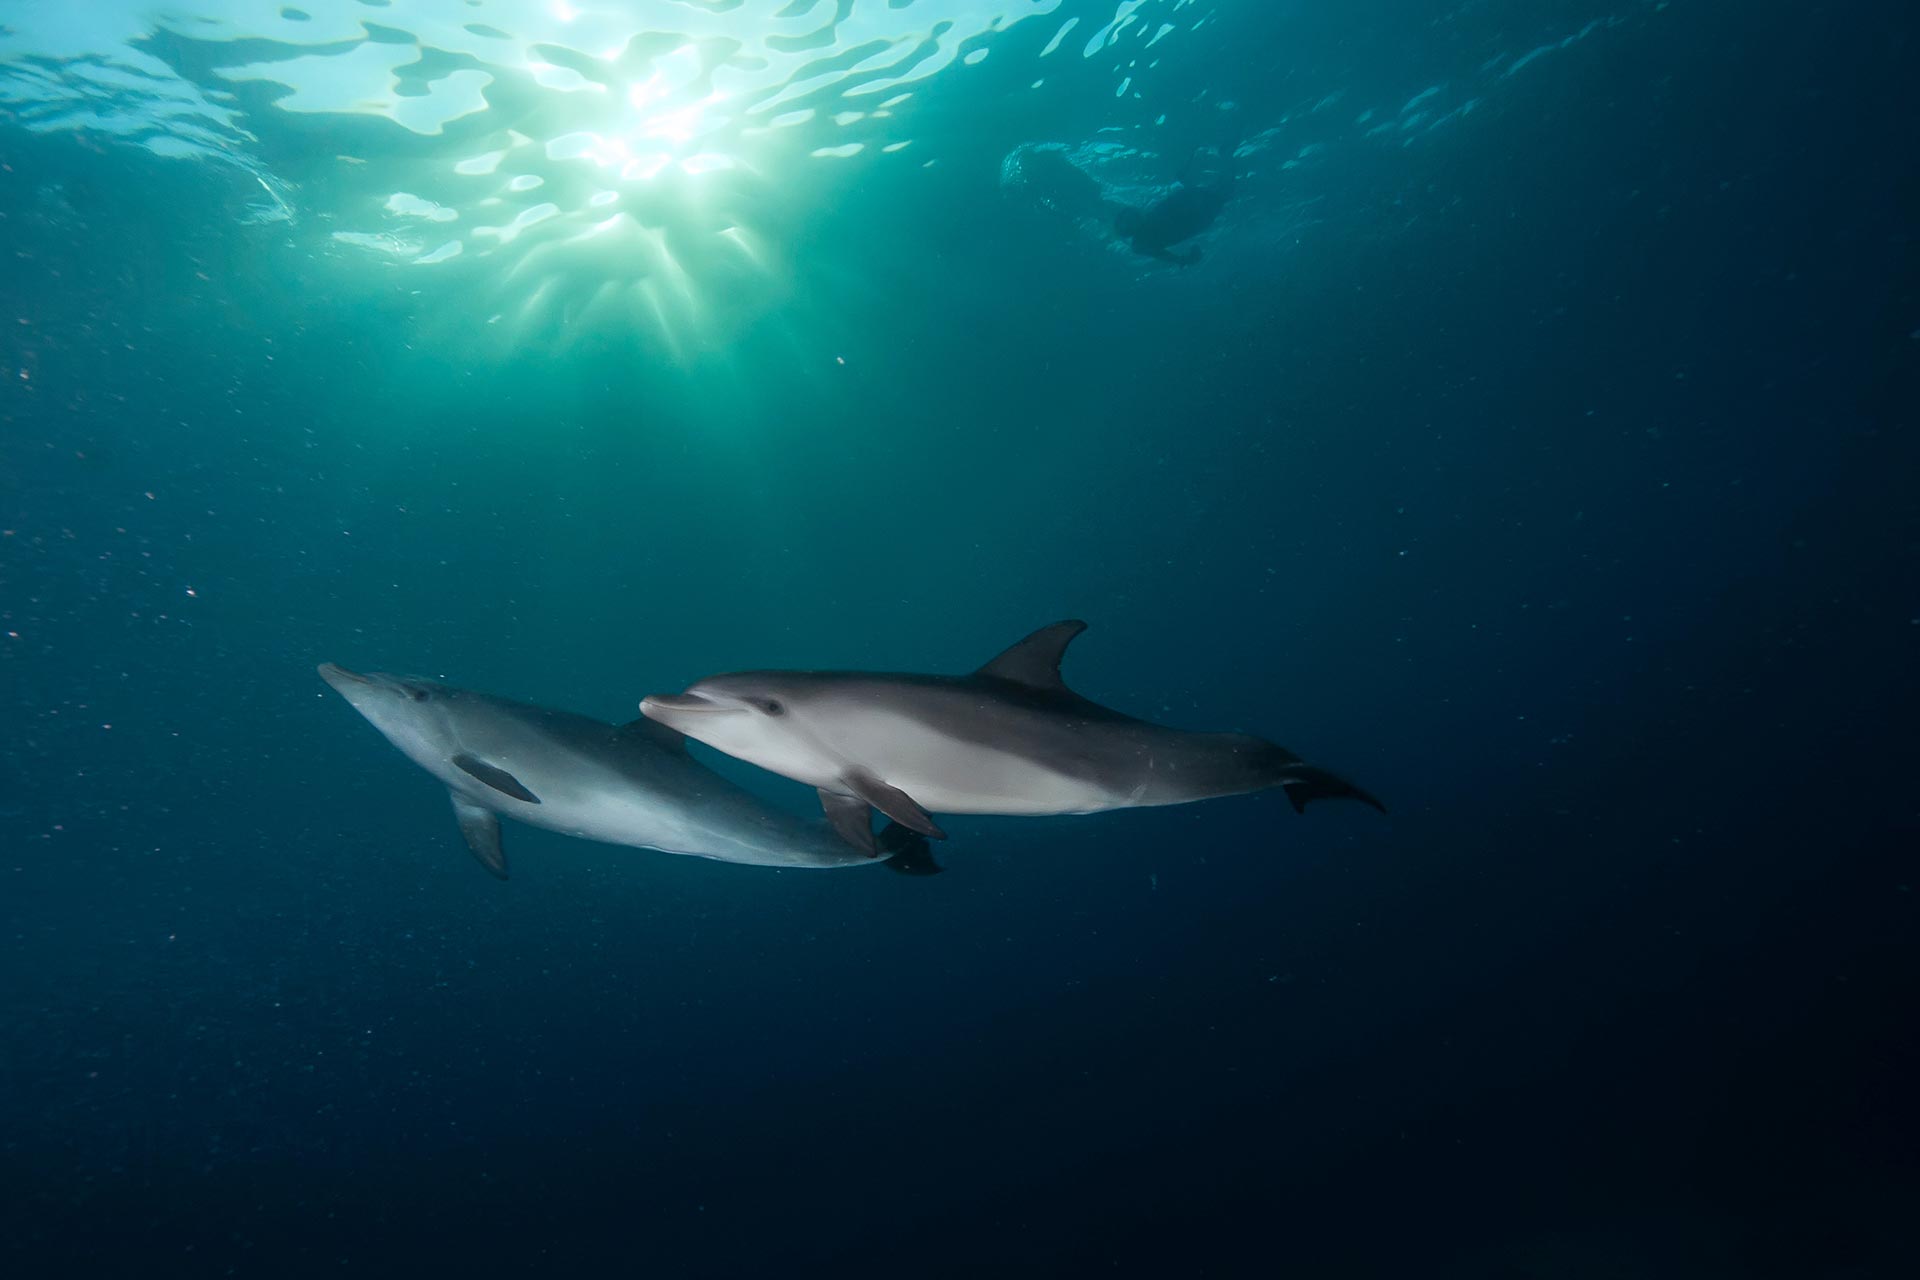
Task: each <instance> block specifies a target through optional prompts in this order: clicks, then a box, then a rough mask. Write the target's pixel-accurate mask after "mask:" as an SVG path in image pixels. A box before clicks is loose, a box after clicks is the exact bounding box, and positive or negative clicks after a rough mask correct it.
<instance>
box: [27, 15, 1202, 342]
mask: <svg viewBox="0 0 1920 1280" xmlns="http://www.w3.org/2000/svg"><path fill="white" fill-rule="evenodd" d="M1061 3H1062V0H906V2H905V3H902V2H901V0H736V2H732V3H720V2H718V0H597V2H595V0H293V2H291V3H284V4H265V3H260V2H259V0H171V2H168V3H161V2H160V0H89V3H88V4H87V5H84V6H75V5H72V4H70V3H57V2H55V0H15V5H14V6H13V7H12V8H11V9H10V11H9V14H8V22H7V24H6V26H5V27H4V28H0V105H7V104H18V103H21V102H29V103H33V104H35V106H36V107H37V108H40V110H39V111H38V112H37V114H36V115H34V116H32V117H30V119H31V125H30V127H36V128H46V129H53V128H61V127H66V128H76V129H94V130H103V131H106V132H110V133H117V134H119V135H121V136H123V137H126V138H128V139H129V140H133V141H138V142H141V143H143V144H144V145H146V146H148V147H149V148H151V149H153V150H155V151H156V152H160V153H162V154H171V155H181V156H189V157H198V158H201V159H205V160H207V161H209V162H218V163H226V164H234V165H238V166H240V167H242V168H244V169H246V170H248V172H249V175H250V180H257V183H258V186H259V188H260V189H263V190H264V191H265V192H266V193H267V194H268V196H269V197H270V200H269V201H268V202H267V203H265V204H263V205H258V206H257V207H256V208H255V210H254V211H253V212H252V213H250V215H249V216H248V217H247V218H245V219H244V220H245V221H254V222H284V223H285V224H287V228H286V229H287V231H288V234H290V235H291V236H293V237H294V239H295V241H296V243H302V244H305V245H306V246H308V247H309V248H311V249H312V250H314V251H315V252H331V253H334V254H337V255H345V257H346V260H348V261H351V260H354V259H359V260H363V261H367V260H370V261H373V262H376V263H378V264H380V265H381V266H382V267H383V268H386V269H390V270H404V271H410V272H411V271H419V272H422V273H425V274H424V275H423V277H422V278H423V279H427V278H436V277H437V278H439V279H442V280H445V279H448V278H450V277H449V276H448V274H447V273H452V277H451V278H459V279H462V280H463V281H468V282H470V283H471V284H472V285H473V287H474V288H476V289H478V290H479V291H480V296H481V297H483V298H484V299H485V300H486V302H485V306H484V307H483V308H482V309H483V310H484V311H485V312H486V314H485V315H484V316H483V317H479V318H481V319H484V320H485V321H488V322H491V323H494V324H499V325H503V326H504V327H505V328H506V330H508V331H510V332H511V333H512V334H514V335H515V336H516V338H518V339H523V340H533V339H539V340H553V339H559V340H561V341H565V340H568V338H569V335H577V334H579V333H581V332H585V331H595V330H599V329H600V328H601V327H602V326H606V325H615V326H633V327H634V328H636V329H638V330H640V331H641V332H643V333H646V334H650V335H653V336H654V337H656V338H661V339H664V340H665V341H666V343H667V344H668V345H669V346H674V345H678V344H682V343H686V344H693V345H698V344H700V343H702V342H705V341H708V340H711V339H713V338H715V337H718V336H721V335H720V334H719V333H718V332H717V330H720V329H724V327H725V325H726V323H727V322H728V318H729V317H732V318H735V319H737V318H738V317H739V316H740V315H742V314H745V313H747V312H749V311H751V309H752V307H753V305H754V303H755V300H757V299H758V300H767V299H773V298H777V297H778V296H779V295H780V293H781V290H782V288H783V286H784V280H783V274H784V272H783V267H782V253H781V248H780V246H779V245H778V244H777V243H775V242H774V239H773V237H772V236H770V234H769V226H770V225H772V224H777V223H778V221H779V220H778V219H776V218H772V217H770V216H769V211H770V210H772V209H773V208H774V204H773V202H775V201H777V200H780V201H790V200H797V199H804V198H806V196H807V194H808V193H809V192H818V191H822V190H825V189H826V188H827V187H828V186H830V184H831V182H832V181H833V177H832V174H831V173H830V172H828V171H827V170H828V169H829V168H830V167H831V166H832V165H834V164H835V163H836V162H843V161H845V160H847V159H849V158H852V157H860V156H869V157H876V158H886V157H893V156H897V155H899V154H900V153H901V152H903V151H907V150H908V149H909V147H910V144H912V143H913V142H914V138H913V137H912V136H911V133H910V125H911V111H912V107H913V102H912V99H913V98H914V96H915V94H916V92H917V91H918V90H919V89H921V88H922V87H923V86H924V84H925V82H926V81H928V80H929V79H930V78H932V77H934V76H937V75H939V74H940V73H941V72H943V71H945V70H947V69H948V68H951V67H955V66H956V65H957V66H961V67H964V66H967V65H971V64H974V63H977V62H978V61H980V60H981V59H982V58H984V57H986V56H987V54H988V53H989V52H990V49H991V47H992V44H993V42H994V41H995V40H997V39H999V38H1000V37H1002V36H1003V35H1005V33H1007V32H1008V31H1009V30H1011V29H1012V28H1014V27H1016V26H1018V25H1019V24H1021V23H1023V22H1025V21H1027V20H1029V19H1033V18H1038V17H1042V16H1045V15H1048V14H1052V13H1054V12H1055V11H1056V10H1058V9H1059V8H1060V7H1061ZM1143 4H1144V5H1146V6H1147V7H1151V6H1153V5H1157V6H1158V7H1159V8H1160V9H1163V10H1165V11H1166V12H1168V13H1169V14H1171V13H1175V12H1180V11H1185V12H1186V13H1188V14H1191V13H1192V12H1193V8H1192V0H1124V2H1123V3H1119V4H1118V5H1117V8H1116V10H1115V14H1114V18H1113V21H1112V22H1110V23H1109V24H1108V25H1107V27H1105V28H1103V29H1102V31H1101V33H1100V36H1099V38H1097V39H1096V40H1095V41H1094V42H1093V43H1092V44H1090V45H1089V46H1088V47H1087V51H1086V54H1087V56H1089V57H1091V56H1093V54H1094V53H1095V52H1096V51H1097V49H1104V48H1106V47H1108V46H1111V45H1114V44H1116V43H1118V42H1119V41H1121V40H1122V39H1123V38H1131V37H1135V36H1141V35H1144V34H1145V33H1147V32H1148V31H1149V30H1151V29H1152V25H1153V24H1150V23H1148V22H1146V21H1144V20H1143V14H1142V13H1141V12H1136V11H1138V10H1142V8H1143ZM1056 25H1057V24H1056ZM1071 26H1073V22H1072V21H1069V22H1067V24H1066V26H1065V27H1062V28H1061V34H1064V32H1065V30H1066V29H1067V28H1069V27H1071ZM1045 35H1046V32H1044V31H1043V32H1042V33H1041V34H1040V37H1039V38H1037V39H1035V40H1033V41H1031V42H1030V43H1033V44H1035V45H1036V46H1037V45H1039V44H1040V43H1041V42H1042V41H1043V40H1044V38H1045ZM1154 38H1155V39H1157V38H1158V37H1157V36H1156V37H1154ZM1059 43H1060V35H1055V37H1054V39H1053V41H1052V42H1051V43H1050V44H1047V46H1046V50H1045V52H1046V53H1049V54H1050V53H1052V51H1053V49H1054V47H1056V46H1057V45H1058V44H1059ZM1132 43H1135V44H1138V45H1141V46H1144V44H1145V41H1144V40H1135V41H1132ZM183 51H185V52H188V53H190V55H191V56H182V53H183ZM49 104H52V106H53V108H54V109H46V108H48V106H49ZM267 138H271V139H272V140H273V142H274V143H275V145H274V146H273V147H271V148H262V147H259V146H257V145H256V144H257V143H258V142H259V141H260V140H262V139H267ZM322 139H324V141H322ZM303 143H308V144H310V145H302V144H303ZM343 144H344V145H343ZM263 152H267V153H271V154H274V155H279V156H293V157H305V158H300V159H292V160H287V159H283V160H279V161H277V162H276V163H275V165H274V166H273V169H272V171H269V168H268V166H267V165H266V164H265V163H263V162H261V161H260V160H258V159H256V158H255V157H256V156H257V155H259V154H262V153H263ZM910 155H911V159H909V160H907V161H906V162H907V163H916V164H917V163H922V162H924V160H925V158H926V157H925V156H924V155H923V153H922V151H919V150H916V151H912V152H910ZM250 189H251V188H250Z"/></svg>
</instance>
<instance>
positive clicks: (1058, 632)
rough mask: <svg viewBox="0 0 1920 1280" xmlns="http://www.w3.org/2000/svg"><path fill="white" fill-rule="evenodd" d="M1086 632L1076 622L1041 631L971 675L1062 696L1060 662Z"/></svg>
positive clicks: (1068, 620) (1073, 620) (1064, 688)
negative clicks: (1077, 637)
mask: <svg viewBox="0 0 1920 1280" xmlns="http://www.w3.org/2000/svg"><path fill="white" fill-rule="evenodd" d="M1086 629H1087V624H1086V623H1084V622H1082V621H1080V620H1079V619H1078V618H1069V619H1067V620H1066V621H1065V622H1056V623H1053V624H1052V625H1050V626H1045V627H1042V628H1040V629H1039V630H1038V631H1036V632H1034V633H1033V634H1032V635H1030V636H1028V637H1027V638H1026V639H1025V640H1022V641H1021V642H1020V643H1019V644H1016V645H1014V646H1013V647H1012V648H1010V649H1008V650H1006V651H1005V652H1004V653H1002V654H1000V656H999V657H997V658H995V659H994V660H993V661H992V662H989V663H988V664H987V665H986V666H984V667H982V668H980V669H979V670H978V671H976V672H974V674H975V675H979V676H991V677H993V678H994V679H996V680H1008V681H1011V682H1013V683H1014V684H1020V685H1025V686H1026V687H1027V688H1029V689H1042V690H1045V691H1046V692H1048V693H1065V692H1066V691H1067V686H1066V683H1065V682H1064V681H1062V680H1061V679H1060V659H1061V658H1062V657H1063V656H1065V654H1066V652H1067V646H1068V645H1069V644H1071V643H1073V638H1074V637H1075V636H1077V635H1079V634H1080V633H1081V632H1082V631H1085V630H1086Z"/></svg>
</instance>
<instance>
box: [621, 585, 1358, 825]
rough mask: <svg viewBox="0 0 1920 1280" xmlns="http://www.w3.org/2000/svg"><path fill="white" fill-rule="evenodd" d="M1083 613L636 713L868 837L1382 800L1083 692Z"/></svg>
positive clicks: (742, 682) (694, 690)
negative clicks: (977, 659) (1072, 679)
mask: <svg viewBox="0 0 1920 1280" xmlns="http://www.w3.org/2000/svg"><path fill="white" fill-rule="evenodd" d="M1086 626H1087V624H1086V623H1084V622H1071V621H1070V622H1056V623H1054V624H1053V625H1052V626H1049V627H1042V628H1041V629H1040V630H1038V631H1036V632H1034V633H1033V634H1032V635H1030V636H1028V637H1027V638H1026V639H1024V640H1022V641H1021V642H1020V643H1019V644H1016V645H1014V646H1013V647H1012V648H1011V649H1008V650H1007V651H1006V652H1005V653H1002V654H1001V655H1000V656H999V657H997V658H995V659H994V660H993V661H991V662H989V663H988V664H987V665H986V666H984V667H981V668H980V669H979V670H978V671H976V672H974V673H973V674H971V675H965V676H929V675H893V674H871V673H865V672H839V671H748V672H741V673H737V674H733V675H721V676H713V677H710V678H708V679H706V680H702V681H700V682H699V683H697V684H695V685H693V686H692V687H691V688H689V689H688V690H687V691H686V692H685V693H682V694H680V695H678V696H673V697H663V696H659V695H655V696H653V697H649V698H647V699H645V700H644V701H642V702H641V704H640V709H641V711H643V712H644V713H646V714H647V715H648V716H650V717H651V718H653V719H654V720H657V721H659V722H660V723H661V724H663V725H666V726H668V727H670V728H674V729H678V730H679V731H680V732H682V733H684V734H686V735H687V736H689V737H691V738H695V739H698V740H699V741H701V742H704V743H707V744H708V745H709V746H713V747H717V748H719V749H720V750H722V751H724V752H726V753H727V754H729V755H733V756H738V757H739V758H740V759H742V760H747V761H750V762H752V763H754V764H757V765H759V766H761V767H762V768H764V769H771V770H772V771H773V772H775V773H779V774H784V775H785V776H787V777H789V778H792V779H795V780H796V781H799V782H804V783H806V784H807V785H808V786H811V787H816V788H818V789H819V792H820V803H821V805H822V806H823V807H824V808H825V809H826V811H827V816H828V817H829V818H830V819H832V821H833V825H834V827H835V828H836V829H838V830H839V832H840V834H841V835H843V836H845V837H846V838H847V840H848V842H849V843H851V844H853V845H854V846H855V847H857V848H861V849H872V848H873V847H874V838H873V832H872V829H871V827H870V825H869V819H868V816H867V809H868V806H872V807H873V808H875V809H878V810H879V811H880V812H881V813H883V814H885V815H886V816H887V817H889V818H892V819H893V820H894V821H895V822H897V823H899V824H900V825H901V826H904V827H907V828H910V829H911V830H914V831H917V832H919V833H921V834H922V835H928V836H932V837H934V838H935V839H945V833H944V832H942V831H941V830H940V828H939V827H938V826H937V825H935V823H934V821H933V819H932V818H930V817H928V816H927V815H928V812H929V811H931V812H933V813H1001V814H1025V815H1042V814H1061V813H1096V812H1099V811H1101V810H1104V809H1124V808H1130V807H1134V806H1144V805H1163V804H1183V803H1185V802H1187V801H1189V800H1205V799H1209V798H1211V797H1214V796H1230V795H1238V794H1241V793H1243V792H1248V791H1260V790H1263V789H1265V788H1267V787H1281V788H1284V789H1285V791H1286V793H1287V799H1289V800H1291V801H1292V802H1293V807H1294V808H1295V810H1299V809H1300V808H1302V807H1303V806H1305V805H1306V803H1307V802H1308V801H1310V800H1321V799H1326V798H1329V797H1334V796H1346V797H1349V798H1351V799H1355V800H1360V801H1363V802H1365V803H1367V804H1370V805H1372V806H1373V807H1374V808H1376V809H1381V810H1382V811H1383V812H1384V808H1383V806H1382V805H1381V804H1380V802H1379V801H1378V800H1375V799H1374V798H1373V797H1372V796H1370V795H1368V794H1367V793H1366V792H1364V791H1362V790H1360V789H1359V788H1358V787H1356V786H1354V785H1353V784H1352V783H1350V782H1347V781H1345V780H1344V779H1341V778H1339V777H1336V776H1335V775H1333V774H1331V773H1328V772H1327V771H1326V770H1324V769H1318V768H1315V767H1314V766H1312V765H1309V764H1306V763H1304V762H1302V761H1301V759H1300V757H1299V756H1296V755H1294V754H1293V753H1292V752H1291V751H1288V750H1287V749H1286V748H1284V747H1278V746H1275V745H1274V744H1273V743H1271V742H1268V741H1266V740H1265V739H1262V738H1255V737H1251V736H1248V735H1246V734H1239V733H1188V732H1186V731H1184V730H1180V729H1169V728H1166V727H1165V726H1163V725H1157V724H1150V723H1148V722H1147V721H1145V720H1135V719H1133V718H1132V717H1131V716H1124V715H1121V714H1120V713H1119V712H1117V711H1110V710H1108V709H1107V708H1106V707H1103V706H1100V705H1099V704H1097V703H1093V702H1089V701H1087V700H1086V699H1085V698H1083V697H1081V696H1080V695H1079V694H1077V693H1074V692H1073V691H1072V690H1071V689H1068V688H1067V686H1066V685H1065V684H1064V683H1063V682H1062V681H1061V679H1060V658H1061V655H1062V654H1063V653H1064V652H1065V651H1066V647H1067V644H1068V642H1069V641H1071V640H1072V639H1073V638H1074V637H1075V636H1077V635H1079V634H1080V633H1081V632H1082V631H1084V630H1086Z"/></svg>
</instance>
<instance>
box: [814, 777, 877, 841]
mask: <svg viewBox="0 0 1920 1280" xmlns="http://www.w3.org/2000/svg"><path fill="white" fill-rule="evenodd" d="M820 807H821V808H822V809H825V810H826V811H827V821H828V822H831V823H832V824H833V829H834V830H835V831H837V832H839V833H840V838H841V839H842V840H845V841H846V842H847V843H848V844H850V845H852V846H853V847H854V848H856V849H858V850H859V851H860V852H862V853H864V854H866V855H867V856H868V857H869V858H877V857H879V856H880V844H879V842H878V841H877V840H875V839H874V838H873V820H872V819H870V818H868V817H867V810H868V809H869V808H871V806H870V805H868V804H867V802H866V801H865V800H862V799H861V798H860V797H859V796H849V795H843V794H842V793H840V792H838V791H829V790H827V789H826V788H825V787H821V788H820Z"/></svg>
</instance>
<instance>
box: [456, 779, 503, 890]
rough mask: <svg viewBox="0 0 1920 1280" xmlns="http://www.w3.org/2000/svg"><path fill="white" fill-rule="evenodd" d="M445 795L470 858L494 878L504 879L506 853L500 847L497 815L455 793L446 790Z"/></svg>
mask: <svg viewBox="0 0 1920 1280" xmlns="http://www.w3.org/2000/svg"><path fill="white" fill-rule="evenodd" d="M447 795H448V796H450V797H451V798H452V800H453V817H454V820H455V821H456V822H458V823H459V824H460V834H461V835H463V836H465V837H466V838H467V848H469V849H471V850H473V856H474V857H476V858H478V859H480V865H481V866H483V867H485V868H486V869H487V870H488V871H490V872H492V873H493V875H494V878H495V879H498V880H505V879H506V878H507V854H506V850H504V849H502V848H501V847H500V816H499V815H498V814H496V813H494V811H493V810H491V809H483V808H481V807H480V806H479V805H477V804H475V803H474V802H473V801H471V800H469V799H467V798H466V797H465V796H463V795H461V794H460V793H459V792H457V791H449V792H447Z"/></svg>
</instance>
